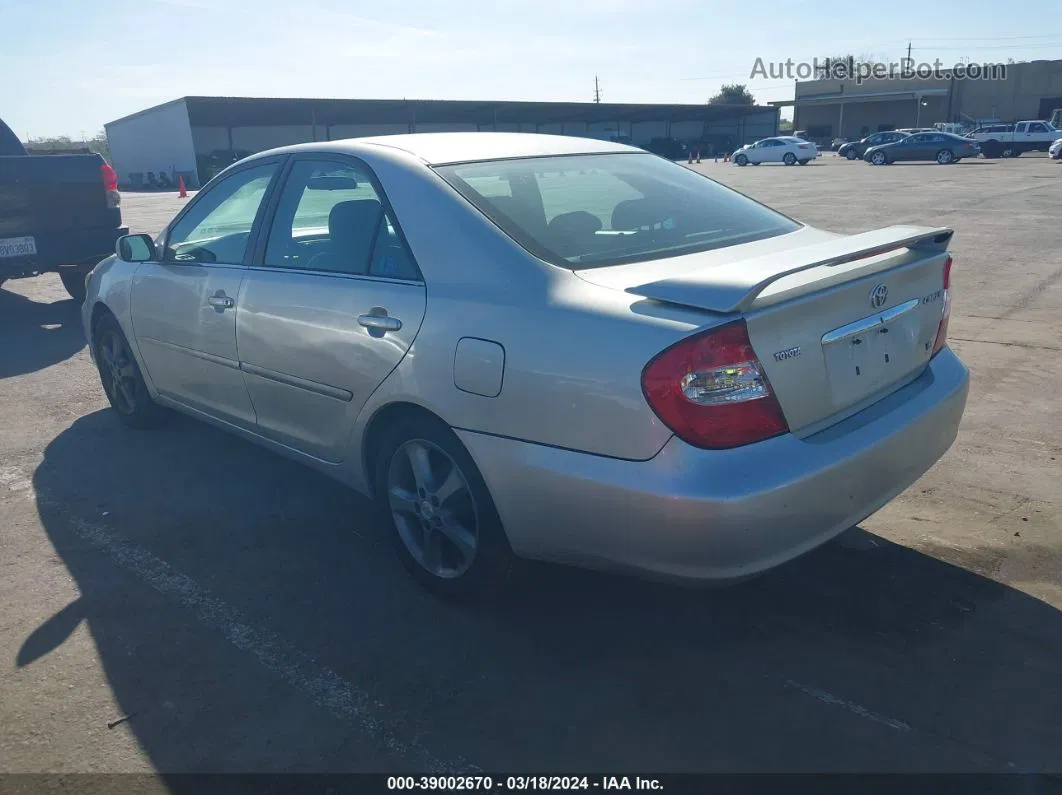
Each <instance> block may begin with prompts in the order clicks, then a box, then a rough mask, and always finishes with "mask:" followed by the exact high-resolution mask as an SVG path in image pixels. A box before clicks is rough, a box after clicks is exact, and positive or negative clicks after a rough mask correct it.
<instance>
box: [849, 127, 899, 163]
mask: <svg viewBox="0 0 1062 795" xmlns="http://www.w3.org/2000/svg"><path fill="white" fill-rule="evenodd" d="M906 137H907V133H903V132H900V131H899V130H890V131H889V132H876V133H874V134H873V135H868V136H867V137H866V138H863V139H862V140H859V141H849V142H848V143H846V144H841V146H840V147H839V148H838V149H837V154H838V155H839V156H841V157H847V158H848V159H849V160H859V158H861V157H862V156H863V154H864V153H865V152H866V151H867V149H869V148H870V147H872V146H881V145H882V144H891V143H895V142H896V141H901V140H903V139H904V138H906Z"/></svg>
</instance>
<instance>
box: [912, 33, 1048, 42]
mask: <svg viewBox="0 0 1062 795" xmlns="http://www.w3.org/2000/svg"><path fill="white" fill-rule="evenodd" d="M1060 36H1062V33H1043V34H1039V35H1036V36H983V37H980V38H978V37H972V38H971V37H964V36H955V37H951V36H943V37H938V38H930V39H914V41H1017V40H1019V39H1057V38H1059V37H1060Z"/></svg>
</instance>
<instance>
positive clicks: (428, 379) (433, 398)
mask: <svg viewBox="0 0 1062 795" xmlns="http://www.w3.org/2000/svg"><path fill="white" fill-rule="evenodd" d="M366 160H368V161H369V165H370V166H371V167H372V168H373V170H374V171H375V172H376V173H377V176H378V177H379V178H380V181H381V183H382V184H383V187H384V190H385V191H386V192H387V195H388V199H389V201H390V202H391V204H392V206H393V208H394V211H395V215H396V216H397V219H398V223H399V225H400V226H401V228H402V230H403V233H404V234H405V236H406V238H407V240H408V242H409V244H410V247H411V249H412V251H413V254H414V257H415V258H416V260H417V263H418V265H419V266H420V269H421V271H422V272H423V274H424V278H425V282H426V284H427V309H426V312H425V316H424V321H423V324H422V326H421V329H420V332H419V333H418V335H417V338H416V340H415V341H414V343H413V346H412V348H411V349H410V351H409V353H408V355H407V356H406V357H405V358H404V359H403V360H402V362H401V364H400V365H399V366H398V367H397V368H396V369H395V371H394V372H393V373H392V374H391V376H390V377H389V378H388V379H387V380H386V381H385V382H384V384H382V385H381V387H380V388H379V389H377V391H376V393H375V394H374V395H373V396H372V397H371V398H370V400H369V401H368V402H367V404H366V406H365V408H364V409H363V411H362V414H361V415H360V416H359V420H358V425H357V427H356V428H355V430H354V439H353V442H352V443H353V444H355V445H357V444H360V441H359V440H360V438H361V434H362V433H363V432H364V429H365V427H366V425H367V423H368V422H369V421H370V419H371V417H372V416H373V415H374V414H375V412H377V411H378V410H379V409H381V408H383V407H384V406H386V405H388V404H390V403H394V402H409V403H414V404H417V405H421V406H424V407H425V408H427V409H429V410H431V411H433V412H434V413H435V414H437V415H438V416H440V417H441V418H442V419H443V420H445V421H446V422H447V423H448V424H449V425H451V426H453V427H458V428H462V429H466V430H472V431H477V432H480V433H489V434H495V435H498V436H506V437H512V438H517V439H522V440H526V441H531V442H536V443H539V444H547V445H553V446H556V447H563V448H568V449H573V450H579V451H584V452H589V453H594V454H597V455H603V456H612V457H616V458H625V459H631V460H646V459H649V458H651V457H652V456H654V455H655V454H656V453H657V452H658V451H659V450H660V449H661V448H662V447H663V446H664V444H665V443H666V442H667V440H668V439H669V438H670V437H671V435H672V434H671V431H670V430H669V429H668V428H667V427H666V426H664V425H663V423H661V422H660V420H659V419H658V418H657V417H656V415H655V414H654V413H653V412H652V410H651V409H650V408H649V406H648V404H647V403H646V401H645V398H644V396H643V395H642V392H641V371H642V369H643V368H644V366H645V365H646V364H647V363H648V362H649V360H650V359H651V358H652V357H653V356H654V355H655V354H657V353H659V352H660V351H661V350H663V349H664V348H666V347H667V346H668V345H670V344H672V343H673V342H675V341H676V340H677V339H679V338H680V337H682V336H684V335H685V334H687V333H689V332H690V331H691V330H693V329H695V328H697V327H698V326H699V325H702V324H704V323H705V322H706V320H707V318H706V315H705V314H704V313H697V312H694V311H692V310H689V311H687V310H682V309H678V308H674V309H659V308H657V309H647V308H644V307H645V306H646V305H647V304H648V302H645V301H642V300H641V299H639V298H638V297H637V296H633V295H627V294H624V293H622V292H617V291H615V290H612V289H608V288H603V287H598V286H596V285H590V284H587V283H586V282H584V281H583V280H581V279H579V278H578V277H577V276H575V275H574V274H573V273H572V272H571V271H568V270H565V269H561V268H556V267H554V266H551V265H548V264H546V263H544V262H541V261H539V260H537V259H535V258H534V257H532V256H531V255H530V254H528V253H527V252H525V251H524V250H523V249H521V248H520V247H519V246H517V245H516V243H514V242H513V241H512V240H510V239H509V238H508V237H507V236H506V235H505V234H504V233H503V232H501V230H499V229H498V228H497V227H496V226H494V225H493V224H492V223H491V222H490V221H489V220H487V219H486V218H485V217H484V216H483V215H482V214H480V213H479V212H478V211H477V210H475V208H473V207H472V206H471V205H470V204H468V203H467V202H466V201H465V200H464V199H463V198H462V197H460V195H459V194H457V193H456V191H454V190H453V189H452V188H450V187H449V186H448V185H447V184H446V183H445V182H443V180H442V179H441V178H440V177H438V176H437V175H435V174H434V173H433V172H431V171H430V170H429V169H427V168H425V167H422V166H415V165H413V164H410V163H408V162H403V155H402V154H401V153H398V152H397V151H393V152H390V153H388V152H383V153H381V154H380V156H378V157H376V158H373V159H371V160H370V158H368V157H366ZM465 337H472V338H476V339H481V340H488V341H491V342H495V343H498V344H499V345H501V346H502V348H503V349H504V351H505V366H504V373H503V378H502V389H501V392H500V394H498V395H497V397H483V396H480V395H474V394H470V393H468V392H463V391H461V390H460V389H458V388H457V386H456V385H455V384H454V357H455V353H456V350H457V345H458V342H459V340H461V339H462V338H465ZM350 458H351V459H352V460H358V456H356V455H351V456H350Z"/></svg>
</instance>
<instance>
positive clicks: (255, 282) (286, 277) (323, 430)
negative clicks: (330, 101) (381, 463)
mask: <svg viewBox="0 0 1062 795" xmlns="http://www.w3.org/2000/svg"><path fill="white" fill-rule="evenodd" d="M273 204H274V207H273V209H272V210H271V211H270V215H271V217H272V220H271V225H270V229H269V232H268V236H263V240H262V241H261V244H260V245H259V247H258V251H257V252H256V255H255V260H254V265H253V267H252V268H251V269H250V270H249V271H248V273H247V277H246V280H245V282H244V285H243V289H242V292H241V294H240V311H239V313H238V315H237V327H236V340H237V342H238V343H239V349H240V361H241V367H242V369H243V377H244V381H245V383H246V386H247V391H248V393H249V395H250V398H251V401H252V403H253V405H254V410H255V414H256V416H257V423H258V430H259V432H260V433H261V434H262V435H264V436H266V437H268V438H270V439H273V440H275V441H277V442H280V443H281V444H284V445H287V446H288V447H292V448H294V449H296V450H299V451H301V452H303V453H306V454H307V455H310V456H313V457H314V458H317V459H319V460H322V461H327V462H332V463H337V462H339V461H341V460H343V457H344V456H345V454H346V451H347V446H348V442H349V438H350V432H351V428H352V427H353V424H354V421H355V419H356V418H357V415H358V412H359V411H360V410H361V408H362V406H363V405H364V404H365V401H366V400H367V399H368V398H369V396H370V395H371V394H372V392H373V391H374V390H375V389H376V387H377V386H379V385H380V383H381V382H383V380H384V379H385V378H387V376H388V375H389V374H390V373H391V371H392V370H394V368H395V367H396V366H397V365H398V363H399V362H400V361H401V360H402V357H403V356H405V354H406V351H408V350H409V347H410V345H412V343H413V339H414V337H415V336H416V334H417V331H418V330H419V328H420V324H421V320H422V319H423V317H424V308H425V288H424V283H423V281H422V279H421V276H420V272H419V270H418V269H417V266H416V264H415V262H414V260H413V257H412V254H411V253H410V251H409V249H408V246H407V244H406V242H405V240H404V238H403V236H402V234H401V230H400V229H399V227H398V221H397V219H396V218H395V217H394V214H393V212H392V211H391V209H390V207H389V205H388V203H387V200H386V197H385V196H384V193H383V190H382V189H381V187H380V185H379V184H378V183H377V182H376V179H375V176H374V175H373V174H372V173H371V172H370V170H369V168H368V167H367V166H366V165H365V164H363V163H361V162H360V161H357V160H355V159H353V158H342V157H337V158H335V159H331V158H329V157H327V156H322V155H315V156H299V157H296V158H294V159H293V161H292V163H291V166H290V168H289V170H288V173H287V175H286V176H285V178H284V183H283V188H282V189H281V190H280V191H279V193H278V195H277V197H276V200H275V202H274V203H273Z"/></svg>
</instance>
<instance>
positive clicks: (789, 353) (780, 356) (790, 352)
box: [774, 345, 800, 362]
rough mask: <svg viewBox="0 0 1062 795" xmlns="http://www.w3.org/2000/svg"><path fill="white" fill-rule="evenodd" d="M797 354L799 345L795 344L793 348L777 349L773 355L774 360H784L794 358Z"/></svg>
mask: <svg viewBox="0 0 1062 795" xmlns="http://www.w3.org/2000/svg"><path fill="white" fill-rule="evenodd" d="M799 355H800V346H799V345H797V346H796V347H795V348H786V349H785V350H784V351H778V353H776V354H775V355H774V360H775V361H776V362H784V361H785V360H786V359H795V358H796V357H798V356H799Z"/></svg>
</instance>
